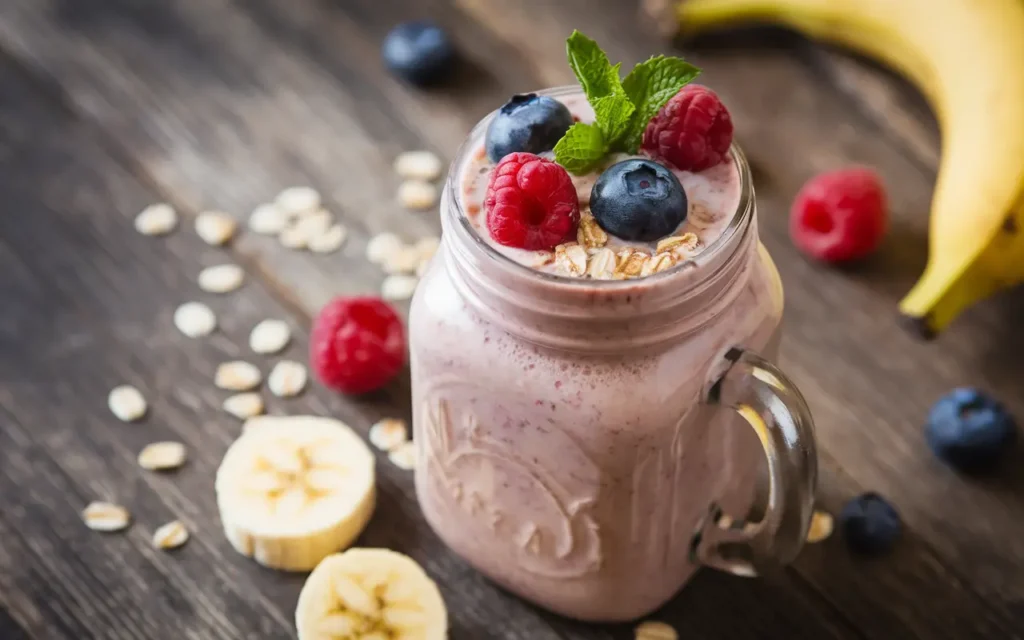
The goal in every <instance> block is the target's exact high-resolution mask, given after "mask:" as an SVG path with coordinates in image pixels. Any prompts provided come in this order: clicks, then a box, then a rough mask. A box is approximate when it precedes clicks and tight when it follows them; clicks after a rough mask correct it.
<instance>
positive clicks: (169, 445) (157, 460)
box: [138, 441, 185, 471]
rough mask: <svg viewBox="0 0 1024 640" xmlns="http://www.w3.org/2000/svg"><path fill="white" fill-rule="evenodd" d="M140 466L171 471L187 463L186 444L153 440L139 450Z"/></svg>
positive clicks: (153, 469)
mask: <svg viewBox="0 0 1024 640" xmlns="http://www.w3.org/2000/svg"><path fill="white" fill-rule="evenodd" d="M138 462H139V466H140V467H142V468H143V469H147V470H149V471H170V470H171V469H177V468H178V467H180V466H181V465H183V464H185V445H183V444H181V443H180V442H172V441H166V442H153V443H151V444H148V445H146V446H145V447H143V449H142V451H140V452H139V459H138Z"/></svg>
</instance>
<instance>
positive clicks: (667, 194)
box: [590, 159, 687, 242]
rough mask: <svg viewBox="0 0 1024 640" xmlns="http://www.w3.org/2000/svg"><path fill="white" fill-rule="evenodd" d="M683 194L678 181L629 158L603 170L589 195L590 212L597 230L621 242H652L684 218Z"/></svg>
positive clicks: (654, 164)
mask: <svg viewBox="0 0 1024 640" xmlns="http://www.w3.org/2000/svg"><path fill="white" fill-rule="evenodd" d="M686 210H687V201H686V192H685V191H684V190H683V185H681V184H680V183H679V179H678V178H676V177H675V175H673V173H672V172H671V171H669V170H668V169H667V168H665V167H664V166H662V165H660V164H658V163H657V162H654V161H652V160H643V159H632V160H623V161H622V162H617V163H615V164H613V165H612V166H610V167H608V168H607V169H605V171H604V173H602V174H601V176H600V177H599V178H598V179H597V182H596V183H595V184H594V189H593V190H592V191H591V194H590V211H591V213H593V214H594V219H595V220H596V221H597V223H598V224H599V225H601V228H602V229H604V230H605V231H607V232H608V233H610V234H612V235H613V236H617V237H619V238H622V239H624V240H636V241H640V242H652V241H654V240H658V239H660V238H663V237H665V236H667V235H669V234H670V233H672V232H673V231H675V230H676V229H677V228H679V225H680V224H682V222H683V220H685V219H686Z"/></svg>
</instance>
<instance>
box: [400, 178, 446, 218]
mask: <svg viewBox="0 0 1024 640" xmlns="http://www.w3.org/2000/svg"><path fill="white" fill-rule="evenodd" d="M437 196H438V190H437V187H435V186H434V185H432V184H430V183H429V182H424V181H422V180H406V181H405V182H403V183H402V184H400V185H398V204H400V205H402V206H403V207H405V208H406V209H413V210H415V211H423V210H426V209H430V208H431V207H433V206H434V205H435V204H437Z"/></svg>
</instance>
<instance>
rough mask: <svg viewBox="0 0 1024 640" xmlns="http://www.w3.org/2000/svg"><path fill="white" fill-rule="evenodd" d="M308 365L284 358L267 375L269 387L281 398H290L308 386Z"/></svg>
mask: <svg viewBox="0 0 1024 640" xmlns="http://www.w3.org/2000/svg"><path fill="white" fill-rule="evenodd" d="M307 380H308V376H307V374H306V367H305V366H303V365H302V364H301V363H299V362H295V361H294V360H282V361H280V362H278V363H277V364H276V365H274V368H273V369H272V370H271V371H270V375H269V376H267V388H269V389H270V392H271V393H273V394H274V395H275V396H278V397H279V398H290V397H292V396H296V395H298V394H300V393H302V390H303V389H305V388H306V381H307Z"/></svg>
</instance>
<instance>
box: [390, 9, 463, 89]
mask: <svg viewBox="0 0 1024 640" xmlns="http://www.w3.org/2000/svg"><path fill="white" fill-rule="evenodd" d="M381 55H382V56H383V57H384V64H385V65H387V67H388V68H389V69H391V71H393V72H394V73H395V74H397V75H398V76H400V77H402V78H404V79H406V80H408V81H409V82H411V83H413V84H417V85H427V84H431V83H433V82H436V81H437V80H439V79H440V78H441V76H442V75H443V74H444V73H445V72H446V71H447V70H448V69H449V67H451V65H452V62H453V61H454V58H455V47H453V46H452V42H451V40H450V39H449V38H448V34H447V33H445V32H444V30H443V29H441V27H439V26H437V25H436V24H434V23H433V22H403V23H402V24H400V25H398V26H397V27H395V28H394V29H392V30H391V31H389V32H388V35H386V36H384V43H383V45H381Z"/></svg>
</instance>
